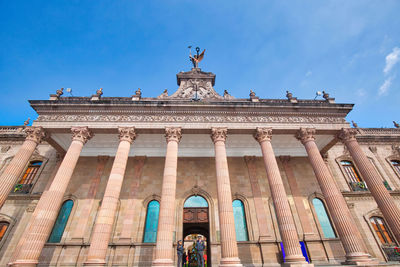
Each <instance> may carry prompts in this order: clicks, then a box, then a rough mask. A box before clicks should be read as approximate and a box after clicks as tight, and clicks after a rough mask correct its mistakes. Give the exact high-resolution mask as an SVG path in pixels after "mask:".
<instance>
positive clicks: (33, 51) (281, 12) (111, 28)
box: [0, 0, 400, 127]
mask: <svg viewBox="0 0 400 267" xmlns="http://www.w3.org/2000/svg"><path fill="white" fill-rule="evenodd" d="M399 11H400V1H396V0H393V1H389V0H383V1H378V0H376V1H364V0H362V1H361V0H360V1H340V0H335V1H254V2H251V1H201V2H199V1H96V2H94V1H71V0H69V1H61V0H60V1H39V0H37V1H5V0H3V1H0V14H1V16H0V40H1V42H0V45H1V49H0V93H1V97H0V105H1V108H0V125H22V124H23V122H24V121H25V120H26V119H27V118H28V117H30V118H32V119H35V118H36V113H35V112H34V111H33V109H32V108H30V106H29V103H28V99H48V98H49V94H53V93H55V91H56V90H57V89H58V88H61V87H64V88H68V87H69V88H72V94H73V95H74V96H91V95H92V94H94V93H95V91H96V90H97V89H98V88H100V87H102V88H103V92H104V95H103V96H131V95H132V94H134V91H135V90H136V89H137V88H139V87H140V88H141V90H142V94H143V97H156V96H158V95H160V94H161V93H162V92H163V90H164V89H166V88H167V89H168V92H169V93H170V94H172V93H173V92H175V90H176V89H177V87H178V86H177V84H176V73H178V72H180V71H188V70H190V69H191V63H190V61H189V59H188V52H189V51H188V49H187V47H188V45H192V46H194V47H196V46H199V47H200V48H202V49H204V48H205V49H206V53H205V58H204V60H203V61H202V62H201V63H200V68H201V69H202V70H204V71H210V72H213V73H215V74H216V75H217V78H216V84H215V89H216V91H217V92H218V93H220V94H222V93H223V91H224V90H228V92H229V93H230V94H231V95H233V96H234V97H237V98H247V97H248V95H249V91H250V89H252V90H253V91H255V92H256V94H257V96H259V97H261V98H285V95H286V90H289V91H290V92H292V93H293V96H295V97H298V98H299V99H313V98H314V97H315V92H316V91H322V90H325V91H327V92H328V93H329V94H330V96H332V97H335V98H336V102H338V103H354V104H355V107H354V110H353V111H352V112H351V113H350V114H349V116H348V120H349V121H351V120H354V121H355V122H357V123H358V125H359V126H360V127H393V123H392V121H393V120H395V121H397V122H400V115H399V111H400V105H399V99H400V90H399V89H400V62H399V61H400V16H399ZM67 95H69V94H68V93H67V92H65V93H64V96H67Z"/></svg>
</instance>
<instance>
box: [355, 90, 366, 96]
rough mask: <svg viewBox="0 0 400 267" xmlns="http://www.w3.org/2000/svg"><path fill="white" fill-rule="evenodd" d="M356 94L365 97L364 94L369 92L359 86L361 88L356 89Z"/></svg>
mask: <svg viewBox="0 0 400 267" xmlns="http://www.w3.org/2000/svg"><path fill="white" fill-rule="evenodd" d="M356 95H357V96H358V97H364V96H366V95H367V92H366V91H365V89H363V88H359V89H358V90H357V91H356Z"/></svg>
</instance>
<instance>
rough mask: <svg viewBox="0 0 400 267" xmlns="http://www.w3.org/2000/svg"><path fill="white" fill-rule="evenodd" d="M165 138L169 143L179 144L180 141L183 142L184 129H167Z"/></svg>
mask: <svg viewBox="0 0 400 267" xmlns="http://www.w3.org/2000/svg"><path fill="white" fill-rule="evenodd" d="M165 138H166V139H167V143H168V142H171V141H175V142H177V143H179V141H181V138H182V128H180V127H167V128H165Z"/></svg>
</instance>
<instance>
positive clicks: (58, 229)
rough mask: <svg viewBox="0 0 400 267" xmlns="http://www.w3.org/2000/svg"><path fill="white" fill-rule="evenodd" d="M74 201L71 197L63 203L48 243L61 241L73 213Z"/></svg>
mask: <svg viewBox="0 0 400 267" xmlns="http://www.w3.org/2000/svg"><path fill="white" fill-rule="evenodd" d="M73 206H74V202H73V201H72V200H71V199H69V200H67V201H65V202H64V203H63V205H62V206H61V209H60V212H59V213H58V216H57V220H56V222H55V224H54V226H53V230H52V231H51V234H50V237H49V240H48V241H47V242H48V243H59V242H60V241H61V238H62V236H63V234H64V230H65V226H66V225H67V222H68V218H69V215H70V214H71V210H72V207H73Z"/></svg>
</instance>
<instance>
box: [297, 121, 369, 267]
mask: <svg viewBox="0 0 400 267" xmlns="http://www.w3.org/2000/svg"><path fill="white" fill-rule="evenodd" d="M314 134H315V129H313V128H307V129H304V128H301V129H300V130H299V131H298V132H297V134H296V138H297V139H299V140H300V141H301V143H302V144H303V145H304V147H305V149H306V151H307V154H308V159H309V161H310V163H311V166H312V168H313V170H314V173H315V176H316V178H317V180H318V184H319V186H320V188H321V191H322V194H323V195H324V197H325V202H326V205H327V207H328V210H329V213H330V215H331V217H332V220H333V223H334V224H335V226H336V230H337V232H338V235H339V238H340V240H341V241H342V244H343V248H344V250H345V252H346V262H347V263H348V264H357V265H359V264H361V265H363V264H369V265H373V264H372V262H371V256H370V255H369V254H368V253H367V250H366V248H365V244H364V241H363V239H362V237H361V234H360V232H359V231H358V229H357V227H356V224H355V223H354V221H353V217H352V216H351V213H350V211H349V209H348V207H347V204H346V201H345V199H344V198H343V195H342V193H341V192H340V190H339V188H338V187H337V185H336V182H335V180H334V179H333V177H332V175H331V173H330V171H329V169H328V167H327V166H326V164H325V162H324V160H323V158H322V156H321V154H320V151H319V149H318V147H317V145H316V143H315V137H314Z"/></svg>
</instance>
